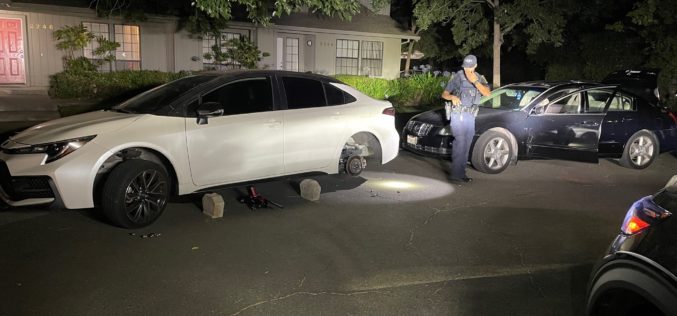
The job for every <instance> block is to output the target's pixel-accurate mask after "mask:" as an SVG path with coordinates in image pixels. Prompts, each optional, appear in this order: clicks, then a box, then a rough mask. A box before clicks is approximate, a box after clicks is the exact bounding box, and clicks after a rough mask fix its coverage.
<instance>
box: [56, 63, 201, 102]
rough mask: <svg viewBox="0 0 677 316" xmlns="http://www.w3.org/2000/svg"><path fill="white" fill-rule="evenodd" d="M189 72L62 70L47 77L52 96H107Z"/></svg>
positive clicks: (124, 93)
mask: <svg viewBox="0 0 677 316" xmlns="http://www.w3.org/2000/svg"><path fill="white" fill-rule="evenodd" d="M188 74H189V73H188V72H178V73H171V72H161V71H150V70H140V71H134V70H128V71H116V72H108V73H99V72H68V71H64V72H60V73H57V74H54V75H52V76H50V88H49V95H50V96H52V97H55V98H88V99H106V98H112V97H117V96H120V95H126V94H130V93H138V92H141V91H143V90H146V89H149V88H152V87H155V86H158V85H161V84H163V83H166V82H169V81H172V80H176V79H179V78H181V77H185V76H187V75H188Z"/></svg>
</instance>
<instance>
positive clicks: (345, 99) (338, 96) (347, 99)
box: [324, 82, 357, 105]
mask: <svg viewBox="0 0 677 316" xmlns="http://www.w3.org/2000/svg"><path fill="white" fill-rule="evenodd" d="M324 92H325V94H326V95H327V105H341V104H347V103H351V102H355V101H357V100H356V99H355V97H353V96H352V95H350V94H348V93H347V92H345V91H343V90H341V89H339V88H337V87H334V86H333V85H331V84H329V83H326V82H325V83H324Z"/></svg>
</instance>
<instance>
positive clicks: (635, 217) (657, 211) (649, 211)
mask: <svg viewBox="0 0 677 316" xmlns="http://www.w3.org/2000/svg"><path fill="white" fill-rule="evenodd" d="M670 215H672V213H670V212H669V211H667V210H666V209H664V208H662V207H660V206H658V205H656V203H655V202H654V200H653V196H647V197H644V198H642V199H640V200H639V201H637V202H635V203H633V204H632V206H631V207H630V210H628V213H627V214H626V215H625V220H623V225H621V231H622V232H623V233H624V234H626V235H633V234H637V233H639V232H641V231H643V230H645V229H647V228H649V227H651V226H652V225H655V224H658V223H659V222H660V221H662V220H663V219H665V218H668V217H669V216H670Z"/></svg>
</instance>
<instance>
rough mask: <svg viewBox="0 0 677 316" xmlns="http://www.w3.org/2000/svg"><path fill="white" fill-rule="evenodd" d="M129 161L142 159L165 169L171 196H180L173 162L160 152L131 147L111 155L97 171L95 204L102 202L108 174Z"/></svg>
mask: <svg viewBox="0 0 677 316" xmlns="http://www.w3.org/2000/svg"><path fill="white" fill-rule="evenodd" d="M129 159H141V160H148V161H152V162H155V163H157V164H159V165H161V166H163V167H164V168H165V171H167V175H168V176H169V177H170V179H171V181H172V186H171V188H170V194H172V195H176V194H178V192H179V190H178V188H179V185H178V177H177V175H176V171H175V170H174V166H173V165H172V163H171V162H169V159H167V157H165V156H164V155H163V154H161V153H160V152H158V151H156V150H153V149H150V148H145V147H131V148H125V149H122V150H120V151H118V152H116V153H115V154H113V155H111V156H110V157H108V159H106V161H104V163H103V164H102V165H101V167H99V170H98V171H97V174H96V178H95V179H94V202H95V203H96V202H98V201H100V194H101V190H102V188H103V185H104V183H105V182H106V179H107V178H108V174H109V173H110V171H111V170H113V168H115V166H117V165H118V164H119V163H121V162H123V161H125V160H129Z"/></svg>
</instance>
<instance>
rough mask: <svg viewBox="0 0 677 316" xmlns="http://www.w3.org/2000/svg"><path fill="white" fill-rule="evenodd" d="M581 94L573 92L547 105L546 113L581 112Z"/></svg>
mask: <svg viewBox="0 0 677 316" xmlns="http://www.w3.org/2000/svg"><path fill="white" fill-rule="evenodd" d="M580 108H581V94H580V93H573V94H570V95H568V96H566V97H564V98H561V99H559V100H555V101H553V102H551V103H550V104H548V105H547V107H546V108H545V113H549V114H576V113H580Z"/></svg>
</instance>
